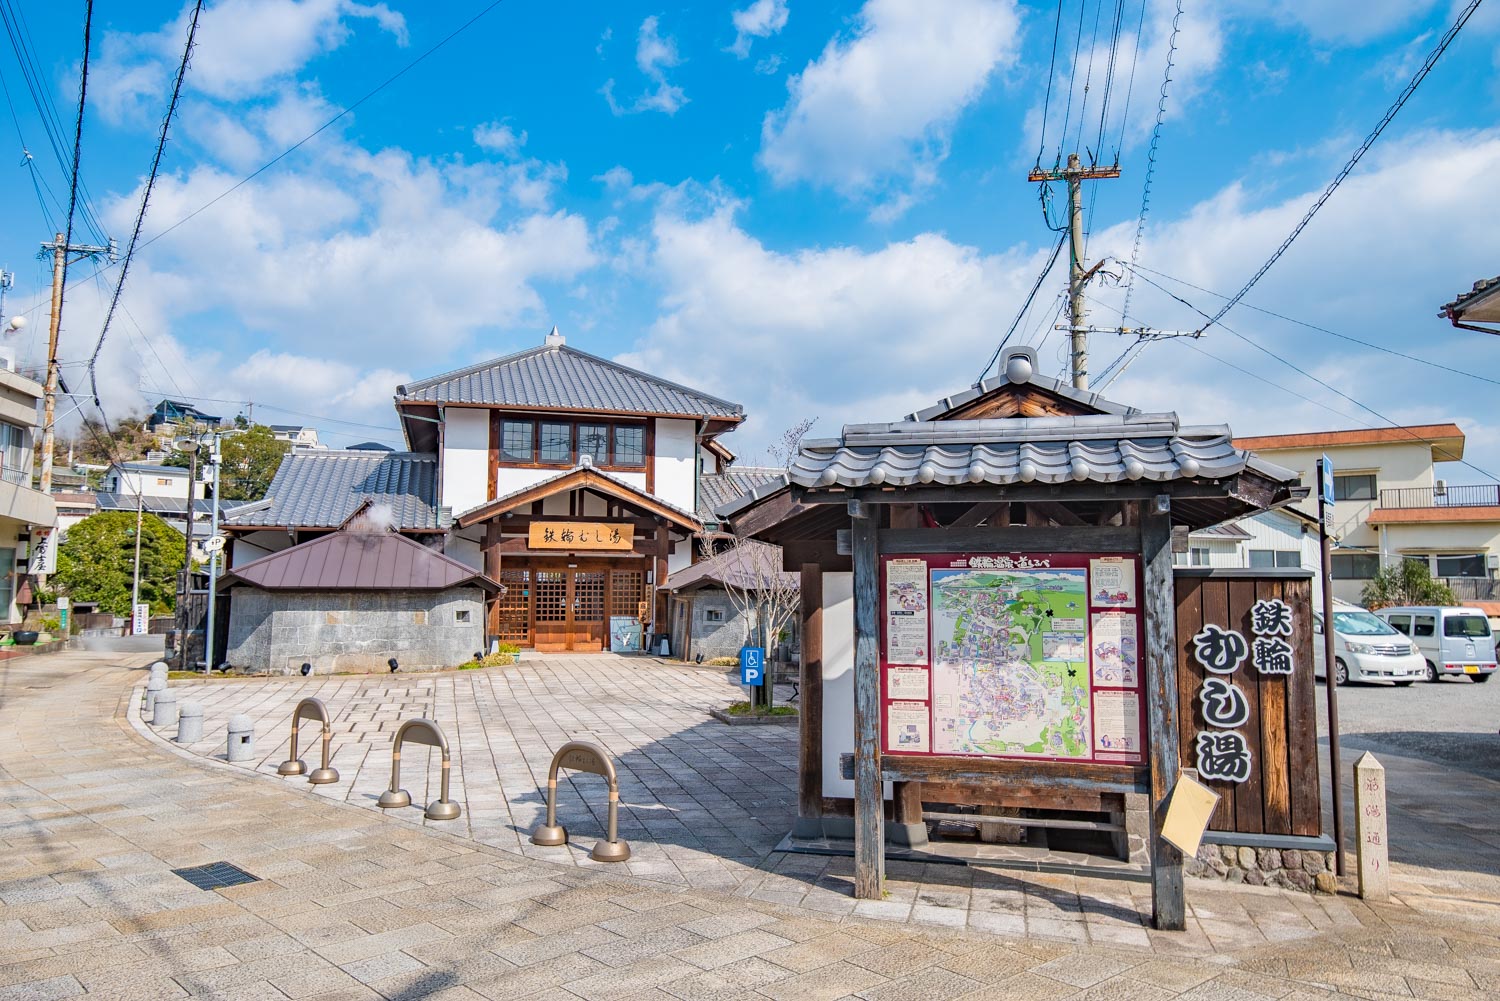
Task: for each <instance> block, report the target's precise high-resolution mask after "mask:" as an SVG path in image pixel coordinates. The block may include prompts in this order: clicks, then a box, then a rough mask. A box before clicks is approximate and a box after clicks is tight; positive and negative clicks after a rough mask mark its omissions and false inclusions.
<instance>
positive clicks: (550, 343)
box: [546, 327, 568, 348]
mask: <svg viewBox="0 0 1500 1001" xmlns="http://www.w3.org/2000/svg"><path fill="white" fill-rule="evenodd" d="M566 343H568V339H567V338H566V337H564V336H563V335H562V334H560V333H558V332H557V328H556V327H553V328H552V332H551V333H549V334H548V335H547V341H546V344H547V347H549V348H560V347H562V346H563V345H564V344H566Z"/></svg>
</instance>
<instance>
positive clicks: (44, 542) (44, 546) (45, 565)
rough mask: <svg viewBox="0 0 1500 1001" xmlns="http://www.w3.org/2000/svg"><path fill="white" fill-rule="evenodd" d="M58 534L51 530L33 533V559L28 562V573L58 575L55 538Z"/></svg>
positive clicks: (38, 530)
mask: <svg viewBox="0 0 1500 1001" xmlns="http://www.w3.org/2000/svg"><path fill="white" fill-rule="evenodd" d="M56 535H57V533H56V532H54V531H53V530H52V529H50V528H45V529H33V530H32V532H31V558H30V560H28V561H27V564H26V572H27V573H29V574H32V575H35V574H54V573H57V545H56V540H55V538H54V536H56Z"/></svg>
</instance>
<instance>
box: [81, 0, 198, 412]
mask: <svg viewBox="0 0 1500 1001" xmlns="http://www.w3.org/2000/svg"><path fill="white" fill-rule="evenodd" d="M202 13H203V0H198V2H197V3H196V4H194V5H193V17H192V20H191V21H189V22H188V30H187V42H186V44H185V45H183V48H182V61H181V62H180V63H178V64H177V78H176V79H175V80H174V81H173V83H172V98H171V100H170V101H168V102H167V113H166V115H165V116H164V117H163V118H162V120H161V131H160V132H158V133H157V136H156V153H155V155H153V156H152V158H151V171H150V173H148V174H147V175H146V185H145V188H144V189H143V190H142V191H141V207H140V210H139V211H137V212H136V214H135V227H134V228H133V229H132V230H131V231H130V242H129V243H128V244H126V246H125V256H124V258H123V259H122V260H121V261H120V275H119V277H118V278H117V279H116V280H115V291H114V295H113V296H111V297H110V300H109V310H108V311H107V312H106V313H105V314H104V326H103V327H101V328H100V330H99V340H98V341H96V342H95V343H94V353H93V354H92V355H90V356H89V389H90V390H91V391H92V392H93V394H94V398H95V399H96V400H97V399H98V397H99V381H98V379H97V378H96V377H95V373H94V368H95V366H96V365H98V363H99V352H101V351H103V350H104V339H105V338H106V337H108V336H109V325H110V322H111V321H112V320H113V319H114V318H115V310H116V309H117V308H118V307H119V305H120V294H121V293H122V292H124V291H125V279H126V277H127V276H128V275H129V274H130V262H131V260H132V258H133V257H134V256H135V245H136V243H137V241H139V240H140V238H141V226H142V224H143V223H145V221H146V209H147V208H148V207H149V206H150V204H151V190H152V189H153V188H154V187H156V175H157V173H158V172H159V171H160V169H161V158H162V154H163V153H164V152H165V151H166V148H167V133H168V131H170V129H171V127H172V116H173V115H175V114H176V113H177V101H178V98H180V97H181V96H182V81H183V80H184V79H185V78H186V77H187V68H188V61H189V60H190V59H191V58H192V55H193V40H194V38H195V37H196V36H197V34H198V17H199V15H201V14H202ZM158 360H160V359H158Z"/></svg>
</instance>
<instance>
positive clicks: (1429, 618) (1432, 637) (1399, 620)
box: [1375, 605, 1495, 682]
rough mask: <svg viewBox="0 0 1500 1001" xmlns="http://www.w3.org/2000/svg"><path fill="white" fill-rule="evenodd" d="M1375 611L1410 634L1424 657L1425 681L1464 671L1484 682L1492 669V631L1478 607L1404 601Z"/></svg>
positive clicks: (1493, 666) (1397, 627) (1400, 630)
mask: <svg viewBox="0 0 1500 1001" xmlns="http://www.w3.org/2000/svg"><path fill="white" fill-rule="evenodd" d="M1375 614H1376V615H1378V616H1379V617H1380V618H1382V619H1384V620H1385V621H1386V622H1389V623H1390V624H1391V625H1392V626H1393V627H1394V628H1395V629H1396V630H1397V631H1398V632H1401V633H1404V634H1405V635H1407V636H1409V637H1411V641H1412V642H1413V643H1415V644H1416V646H1417V649H1418V650H1419V651H1420V652H1421V654H1422V657H1423V659H1424V660H1425V661H1426V666H1427V680H1428V681H1436V680H1438V678H1441V677H1442V676H1443V675H1445V674H1452V675H1457V674H1466V675H1468V676H1469V677H1471V678H1473V679H1474V680H1475V681H1478V682H1485V681H1489V680H1490V677H1491V676H1492V675H1493V674H1494V673H1495V634H1494V633H1493V632H1492V631H1491V629H1490V620H1489V619H1487V618H1485V614H1484V612H1483V610H1481V609H1478V608H1464V607H1449V608H1443V607H1439V606H1434V605H1427V606H1421V607H1419V606H1412V605H1406V606H1399V607H1393V608H1382V609H1380V610H1379V611H1378V612H1376V613H1375Z"/></svg>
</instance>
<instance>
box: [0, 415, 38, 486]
mask: <svg viewBox="0 0 1500 1001" xmlns="http://www.w3.org/2000/svg"><path fill="white" fill-rule="evenodd" d="M26 439H27V431H26V429H25V428H23V427H19V426H17V425H15V424H10V423H7V422H5V421H0V463H3V468H0V473H3V475H4V477H5V479H7V480H9V481H10V482H11V483H21V484H29V483H30V482H31V469H30V466H29V464H28V463H27V462H26Z"/></svg>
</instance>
